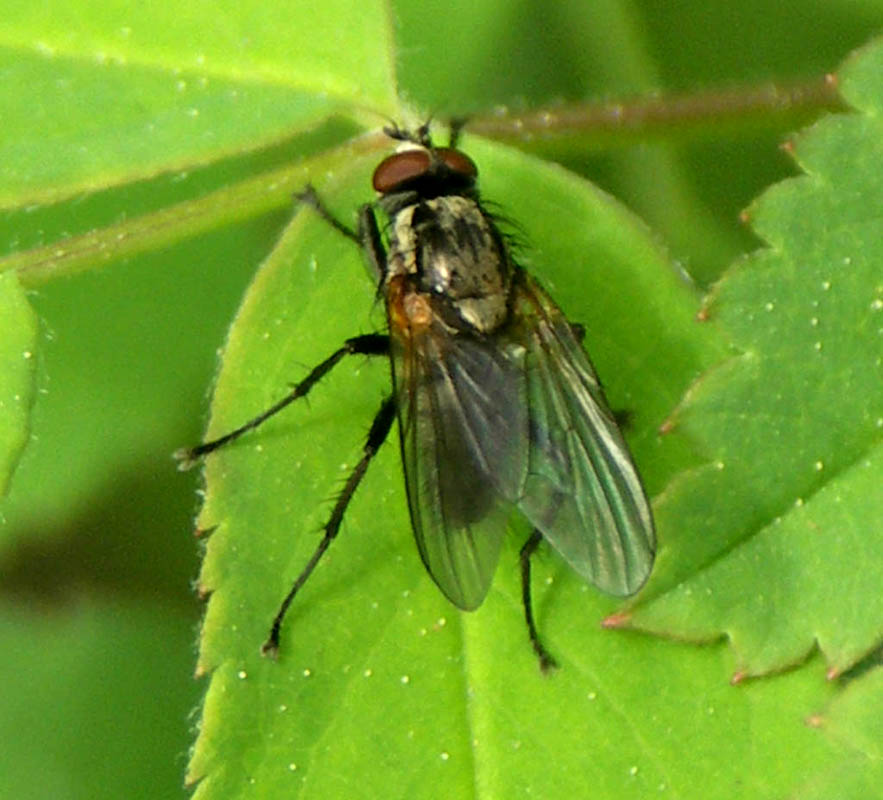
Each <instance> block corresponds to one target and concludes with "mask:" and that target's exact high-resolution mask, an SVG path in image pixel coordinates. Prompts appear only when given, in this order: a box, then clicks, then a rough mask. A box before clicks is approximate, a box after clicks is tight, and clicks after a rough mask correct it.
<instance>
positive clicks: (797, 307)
mask: <svg viewBox="0 0 883 800" xmlns="http://www.w3.org/2000/svg"><path fill="white" fill-rule="evenodd" d="M881 77H883V45H881V44H880V43H878V44H877V45H876V46H874V47H872V48H869V49H868V50H867V52H864V53H861V54H859V55H858V56H857V57H856V59H855V60H854V61H853V62H852V63H850V64H848V65H847V66H846V67H845V68H844V70H843V71H842V73H841V81H842V86H843V92H844V96H845V97H846V98H847V99H848V100H850V101H851V102H853V103H854V104H855V106H856V109H857V113H854V114H840V115H836V116H830V117H827V118H825V119H822V120H820V121H819V122H818V123H817V124H816V125H814V126H813V127H812V128H810V129H809V130H807V131H806V132H804V133H803V134H801V135H800V136H798V137H797V138H796V139H795V140H794V141H793V143H792V147H793V152H794V155H795V158H796V159H797V161H798V163H799V164H800V165H801V167H802V168H803V169H804V171H805V172H806V173H807V174H806V175H804V176H801V177H798V178H794V179H791V180H789V181H786V182H784V183H782V184H779V185H778V186H775V187H773V188H772V189H770V190H769V191H768V192H767V193H766V194H765V195H764V196H763V197H762V198H760V200H758V201H757V203H755V205H754V206H753V208H752V210H751V219H752V221H753V225H754V228H755V230H756V231H757V232H758V233H759V234H760V235H762V236H763V237H764V239H765V240H766V241H767V242H768V243H769V246H768V247H767V248H766V249H764V250H761V251H759V252H757V253H756V254H754V255H753V256H752V257H750V258H749V259H747V260H746V261H745V262H744V263H741V264H739V265H737V266H736V267H734V268H733V269H732V270H731V271H730V273H728V274H727V275H726V276H725V277H724V279H723V281H722V282H721V283H720V284H719V285H718V286H717V287H716V290H715V292H714V294H713V295H712V298H711V301H710V304H709V309H708V311H709V314H710V315H711V316H712V317H713V318H714V319H716V320H717V321H718V322H719V324H720V326H721V327H722V328H723V329H724V330H725V331H727V333H728V334H729V335H730V336H732V340H733V342H734V345H735V347H736V348H737V350H738V351H739V352H738V355H736V356H734V358H733V359H732V360H731V361H730V362H729V363H727V364H725V365H723V366H722V367H720V368H718V369H716V370H713V371H711V372H710V373H709V374H707V375H706V376H704V377H703V378H702V379H701V380H700V381H699V382H698V383H697V385H696V386H695V387H694V388H693V389H692V390H691V393H690V394H689V395H688V398H687V401H686V403H685V405H684V407H683V408H682V409H681V412H680V414H679V415H678V417H677V420H678V424H680V425H681V426H682V427H683V428H684V429H685V430H686V431H687V432H688V433H689V435H691V436H693V437H695V439H696V440H697V441H699V442H700V443H701V446H702V447H703V449H704V450H705V452H706V453H707V454H708V455H709V457H710V460H711V464H710V465H709V466H707V467H706V468H704V469H702V470H699V471H698V472H697V473H696V474H695V475H693V476H690V477H688V478H687V479H685V480H683V481H681V482H680V483H679V484H677V485H676V486H674V487H672V489H671V491H670V492H669V493H668V496H667V497H666V498H665V499H664V500H663V502H662V503H661V504H660V506H659V515H658V518H659V523H660V526H661V527H662V528H663V529H665V530H674V528H675V521H676V520H680V530H681V533H680V535H677V536H676V537H675V538H673V539H671V540H669V541H668V542H667V547H668V548H670V549H669V550H668V552H667V553H665V554H663V556H661V557H660V570H659V572H658V573H657V576H656V579H657V580H656V585H655V587H651V588H650V590H649V594H650V596H654V595H657V594H659V593H660V592H662V591H664V590H667V591H665V593H664V594H662V595H661V596H659V597H656V599H655V600H653V602H652V603H650V604H649V605H647V606H644V607H642V608H641V609H640V610H639V611H637V613H636V614H635V616H634V618H633V624H635V625H636V626H637V627H640V628H642V629H644V630H648V631H654V632H658V633H665V634H669V635H673V636H677V637H679V638H680V637H687V638H691V639H708V638H713V637H716V636H722V635H726V636H727V637H728V638H729V639H730V640H731V642H732V644H733V646H734V648H735V649H736V653H737V661H738V672H739V673H742V674H761V673H764V672H768V671H771V670H777V669H782V668H783V667H786V666H788V665H791V664H795V663H798V662H799V661H801V660H802V659H804V658H805V657H806V655H807V653H809V652H810V651H811V650H812V648H813V647H815V646H818V647H819V648H820V649H821V650H822V652H823V654H824V656H825V659H826V660H827V662H828V664H829V668H830V672H831V674H839V673H840V672H842V671H843V670H845V669H846V668H848V667H849V666H851V665H852V664H854V663H855V662H856V661H857V660H858V659H859V658H861V657H862V656H863V655H864V654H865V653H867V652H869V651H870V650H871V649H872V648H873V647H875V646H876V644H877V643H878V642H879V641H880V637H881V635H883V594H881V592H880V579H879V578H880V576H879V570H878V569H876V565H879V564H880V563H881V561H883V530H881V527H880V519H881V517H883V493H881V492H880V486H881V485H883V392H881V386H883V277H881V276H883V271H881V268H880V265H881V263H883V217H881V215H880V213H879V209H880V208H883V172H881V170H880V169H879V165H880V164H881V163H883V115H881V111H883V79H881Z"/></svg>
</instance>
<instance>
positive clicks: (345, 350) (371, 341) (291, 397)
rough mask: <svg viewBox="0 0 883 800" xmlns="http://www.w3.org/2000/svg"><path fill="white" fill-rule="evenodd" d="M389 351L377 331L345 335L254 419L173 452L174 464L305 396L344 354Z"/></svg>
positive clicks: (184, 464) (185, 463)
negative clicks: (215, 436) (311, 368)
mask: <svg viewBox="0 0 883 800" xmlns="http://www.w3.org/2000/svg"><path fill="white" fill-rule="evenodd" d="M388 353H389V337H388V336H385V335H383V334H380V333H368V334H365V335H364V336H354V337H353V338H351V339H347V340H346V341H345V342H344V344H343V346H342V347H340V348H338V349H337V350H335V351H334V352H333V353H332V354H331V355H330V356H329V357H328V358H326V359H325V360H324V361H323V362H322V363H321V364H319V365H318V366H316V367H314V368H313V370H312V371H311V372H310V374H309V375H307V377H306V378H304V379H303V380H302V381H301V382H300V383H298V384H297V385H296V386H295V387H294V388H293V389H292V390H291V392H289V394H287V395H286V396H285V397H283V398H282V399H281V400H279V402H277V403H275V404H273V405H272V406H270V408H268V409H267V410H266V411H264V412H263V413H261V414H258V415H257V416H256V417H255V418H254V419H251V420H249V421H248V422H246V423H245V424H244V425H240V426H239V427H238V428H236V430H233V431H230V433H227V434H225V435H224V436H220V437H219V438H217V439H213V440H212V441H209V442H204V443H203V444H200V445H197V446H196V447H191V448H184V449H181V450H178V451H176V452H175V458H176V459H177V460H178V468H179V469H182V470H186V469H190V468H191V467H192V466H193V465H194V464H195V463H196V461H197V459H199V458H200V456H204V455H206V454H207V453H211V452H212V451H214V450H217V449H218V448H219V447H223V446H224V445H225V444H229V443H230V442H232V441H233V440H234V439H238V438H239V437H240V436H242V434H244V433H247V432H248V431H250V430H253V429H254V428H257V427H258V425H260V424H261V423H262V422H264V421H265V420H267V419H269V418H270V417H272V416H273V415H274V414H277V413H279V412H280V411H281V410H282V409H283V408H285V407H286V406H287V405H289V404H291V403H293V402H294V401H295V400H298V399H299V398H301V397H305V396H306V395H307V393H308V392H309V391H310V389H312V388H313V387H314V386H315V385H316V384H317V383H318V382H319V381H320V380H322V378H324V377H325V376H326V375H327V374H328V373H329V372H331V370H332V369H333V368H334V367H335V366H336V365H337V363H338V362H339V361H340V360H341V359H342V358H343V357H344V356H348V355H366V356H379V355H387V354H388Z"/></svg>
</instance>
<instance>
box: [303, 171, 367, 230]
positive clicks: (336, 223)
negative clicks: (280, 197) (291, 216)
mask: <svg viewBox="0 0 883 800" xmlns="http://www.w3.org/2000/svg"><path fill="white" fill-rule="evenodd" d="M294 199H295V200H297V201H298V202H299V203H303V204H304V205H308V206H310V207H311V208H313V209H314V210H315V211H316V213H317V214H318V215H319V216H320V217H322V219H324V220H325V222H327V223H328V224H329V225H330V226H331V227H332V228H334V229H335V230H336V231H338V232H339V233H342V234H343V235H344V236H346V237H347V239H352V240H353V241H354V242H355V243H356V244H361V243H362V240H361V239H360V238H359V234H358V233H356V232H355V231H354V230H353V229H352V228H351V227H350V226H349V225H345V224H344V223H343V222H341V221H340V220H339V219H338V218H337V217H335V216H334V214H332V213H331V212H330V211H329V210H328V209H327V208H325V204H324V203H323V202H322V200H321V198H320V197H319V195H318V193H317V192H316V190H315V189H314V188H313V186H312V185H311V184H309V183H308V184H307V185H306V186H305V187H304V188H303V189H302V190H301V191H300V192H298V193H297V194H295V196H294Z"/></svg>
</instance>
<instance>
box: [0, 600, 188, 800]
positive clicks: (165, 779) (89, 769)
mask: <svg viewBox="0 0 883 800" xmlns="http://www.w3.org/2000/svg"><path fill="white" fill-rule="evenodd" d="M44 612H45V608H41V607H38V606H36V605H35V604H31V606H30V607H25V606H24V604H13V603H11V602H9V601H8V599H4V601H3V602H2V603H0V648H2V650H3V666H2V668H0V675H2V677H3V680H4V681H5V682H6V684H7V686H9V685H10V683H11V682H14V683H15V685H16V687H17V690H16V691H14V692H11V691H5V692H2V694H0V736H2V738H3V748H2V751H0V790H2V793H3V796H4V797H17V798H20V799H21V800H40V799H41V798H49V797H56V798H61V797H64V798H70V800H88V799H89V798H95V797H127V798H132V800H136V799H137V800H141V799H142V798H143V800H155V798H157V797H175V796H177V794H176V793H177V792H179V791H180V790H179V786H180V783H181V773H180V767H181V765H180V763H178V764H176V763H175V760H174V758H173V757H172V754H173V753H175V752H176V751H177V752H178V753H181V754H183V753H184V752H185V750H186V747H187V730H186V726H185V725H184V724H183V718H182V716H183V713H184V710H185V709H186V708H187V707H188V705H192V704H193V703H194V702H195V701H196V691H195V690H196V685H195V684H193V683H192V682H190V683H189V685H188V683H187V682H183V681H181V680H180V679H179V678H178V676H179V675H181V674H185V673H187V672H188V671H189V670H188V663H189V660H190V648H189V647H188V640H189V638H190V620H189V619H188V617H189V615H188V614H187V613H186V612H185V611H183V609H179V610H178V611H177V612H172V613H170V612H169V609H166V613H165V614H163V615H157V614H155V613H154V612H153V611H152V610H151V609H149V608H145V607H143V604H141V603H133V602H131V601H130V602H119V599H117V601H115V602H113V603H110V602H101V601H96V600H92V601H86V600H83V601H81V602H80V603H78V604H76V605H71V606H69V607H66V608H64V609H60V608H59V609H56V610H55V613H53V614H46V613H44ZM158 686H161V687H162V690H161V691H158V690H157V687H158ZM144 697H150V702H143V701H142V700H141V698H144ZM170 744H171V746H169V745H170Z"/></svg>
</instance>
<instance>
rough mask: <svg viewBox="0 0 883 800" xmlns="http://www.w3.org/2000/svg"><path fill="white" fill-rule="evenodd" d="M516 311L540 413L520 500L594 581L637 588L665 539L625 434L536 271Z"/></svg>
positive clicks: (521, 286)
mask: <svg viewBox="0 0 883 800" xmlns="http://www.w3.org/2000/svg"><path fill="white" fill-rule="evenodd" d="M515 319H516V329H515V331H514V332H513V336H514V337H515V338H516V339H518V340H519V341H520V342H521V343H522V344H523V345H524V347H525V348H526V350H527V356H526V364H525V369H526V376H527V392H528V405H529V415H530V427H529V430H530V445H529V447H530V456H529V463H530V467H529V474H528V477H527V480H526V483H525V485H524V489H523V493H522V495H521V497H520V499H519V500H518V501H517V505H518V507H519V509H520V510H521V511H522V513H524V515H525V516H526V517H527V518H528V519H529V520H530V521H531V522H532V523H533V524H534V525H535V526H536V527H537V528H539V530H540V531H541V532H542V534H543V536H544V538H546V539H547V540H548V541H549V542H550V543H551V544H552V546H553V547H554V548H555V549H556V550H558V552H560V553H561V555H562V556H563V557H564V558H565V560H566V561H567V562H568V563H569V564H570V565H571V566H572V567H573V568H574V569H575V570H576V571H577V572H578V573H580V574H581V575H582V576H583V577H585V578H586V579H587V580H588V581H591V582H592V583H593V584H594V585H595V586H597V587H598V588H599V589H601V590H602V591H605V592H609V593H610V594H615V595H628V594H633V593H634V592H636V591H637V590H638V589H639V588H640V587H641V585H642V584H643V583H644V581H645V580H646V579H647V576H648V575H649V574H650V569H651V567H652V566H653V556H654V552H655V547H656V543H655V535H654V531H653V520H652V517H651V515H650V508H649V505H648V503H647V498H646V495H645V494H644V489H643V487H642V486H641V481H640V478H639V477H638V473H637V471H636V469H635V466H634V464H633V463H632V459H631V455H630V454H629V451H628V448H627V446H626V444H625V441H624V440H623V438H622V434H621V433H620V431H619V428H618V427H617V425H616V422H615V421H614V419H613V416H612V414H611V413H610V410H609V408H608V407H607V402H606V400H605V399H604V395H603V393H602V391H601V387H600V384H599V383H598V379H597V377H596V375H595V372H594V370H593V368H592V365H591V363H590V362H589V360H588V357H587V356H586V354H585V351H584V350H583V348H582V346H581V345H580V343H579V342H578V341H577V339H576V338H575V336H574V334H573V330H572V328H571V326H570V324H569V323H568V322H567V320H566V319H565V317H564V315H563V314H562V312H561V310H560V309H559V308H558V307H557V306H556V305H555V302H554V301H553V300H552V299H551V298H550V297H549V296H548V295H547V294H546V293H545V291H544V290H543V289H542V288H541V287H540V286H539V285H538V284H537V283H536V282H535V281H534V280H533V279H532V278H531V277H530V276H529V275H527V274H526V273H522V274H521V276H520V277H519V282H518V284H517V286H516V300H515Z"/></svg>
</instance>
